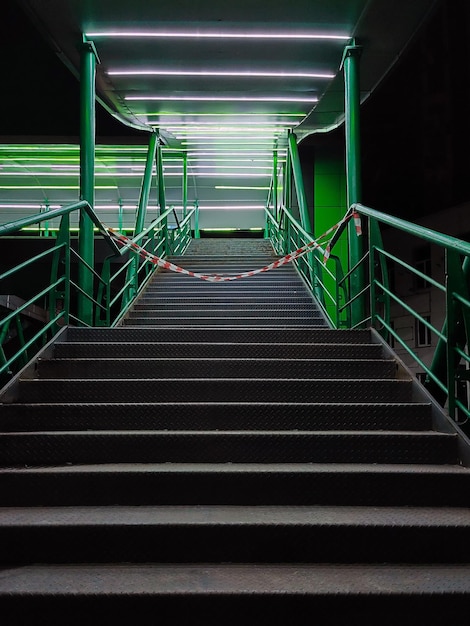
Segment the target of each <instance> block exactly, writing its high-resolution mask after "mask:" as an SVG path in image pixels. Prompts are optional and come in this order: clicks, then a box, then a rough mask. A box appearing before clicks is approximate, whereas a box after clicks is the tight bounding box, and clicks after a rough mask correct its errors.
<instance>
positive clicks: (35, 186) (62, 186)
mask: <svg viewBox="0 0 470 626" xmlns="http://www.w3.org/2000/svg"><path fill="white" fill-rule="evenodd" d="M0 189H23V190H26V189H41V190H42V189H68V190H77V189H80V187H79V185H0ZM95 189H117V187H116V185H96V187H95Z"/></svg>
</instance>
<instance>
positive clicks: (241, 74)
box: [107, 70, 335, 79]
mask: <svg viewBox="0 0 470 626" xmlns="http://www.w3.org/2000/svg"><path fill="white" fill-rule="evenodd" d="M107 73H108V74H109V76H200V77H227V78H230V77H233V78H324V79H331V78H334V77H335V75H334V74H332V73H326V72H264V71H254V72H252V71H236V70H232V71H227V70H224V71H214V70H109V71H108V72H107Z"/></svg>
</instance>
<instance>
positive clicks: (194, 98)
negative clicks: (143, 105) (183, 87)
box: [124, 95, 318, 104]
mask: <svg viewBox="0 0 470 626" xmlns="http://www.w3.org/2000/svg"><path fill="white" fill-rule="evenodd" d="M124 100H126V101H127V102H131V101H132V102H153V101H158V102H306V103H309V104H311V103H312V102H318V98H317V97H315V96H313V97H311V98H299V97H296V96H290V97H289V96H171V95H168V96H126V97H125V98H124Z"/></svg>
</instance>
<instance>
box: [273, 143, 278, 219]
mask: <svg viewBox="0 0 470 626" xmlns="http://www.w3.org/2000/svg"><path fill="white" fill-rule="evenodd" d="M273 207H274V210H273V215H274V219H276V220H277V219H278V215H277V148H275V149H274V152H273Z"/></svg>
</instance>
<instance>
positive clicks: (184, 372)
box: [38, 357, 397, 380]
mask: <svg viewBox="0 0 470 626" xmlns="http://www.w3.org/2000/svg"><path fill="white" fill-rule="evenodd" d="M396 371H397V365H396V362H395V361H394V360H390V359H389V360H385V359H373V360H372V359H355V360H354V361H348V360H347V359H272V358H271V359H260V358H250V359H244V358H211V359H204V358H202V357H200V358H185V359H181V358H171V357H170V358H167V359H165V364H164V365H163V366H162V362H161V359H160V358H153V357H152V358H151V357H149V358H146V359H145V360H143V359H142V358H137V357H129V358H120V359H118V358H116V357H114V358H97V357H96V358H94V359H85V358H83V359H65V358H63V359H51V360H41V361H39V363H38V376H39V378H40V379H44V378H49V377H51V378H67V379H68V380H73V379H81V378H100V379H103V378H108V377H109V378H123V379H133V378H149V379H158V378H159V377H160V372H161V376H162V377H164V378H165V377H167V376H168V373H171V376H172V377H173V378H186V377H192V376H197V377H207V378H211V377H212V376H214V372H216V373H217V377H218V378H225V377H234V378H237V377H239V376H240V373H243V375H244V376H250V377H251V378H266V377H267V376H269V377H270V378H304V379H305V378H308V379H312V380H314V379H316V378H346V377H348V376H349V375H350V376H351V377H354V378H356V379H357V378H367V379H371V378H378V379H384V378H394V377H395V374H396Z"/></svg>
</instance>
